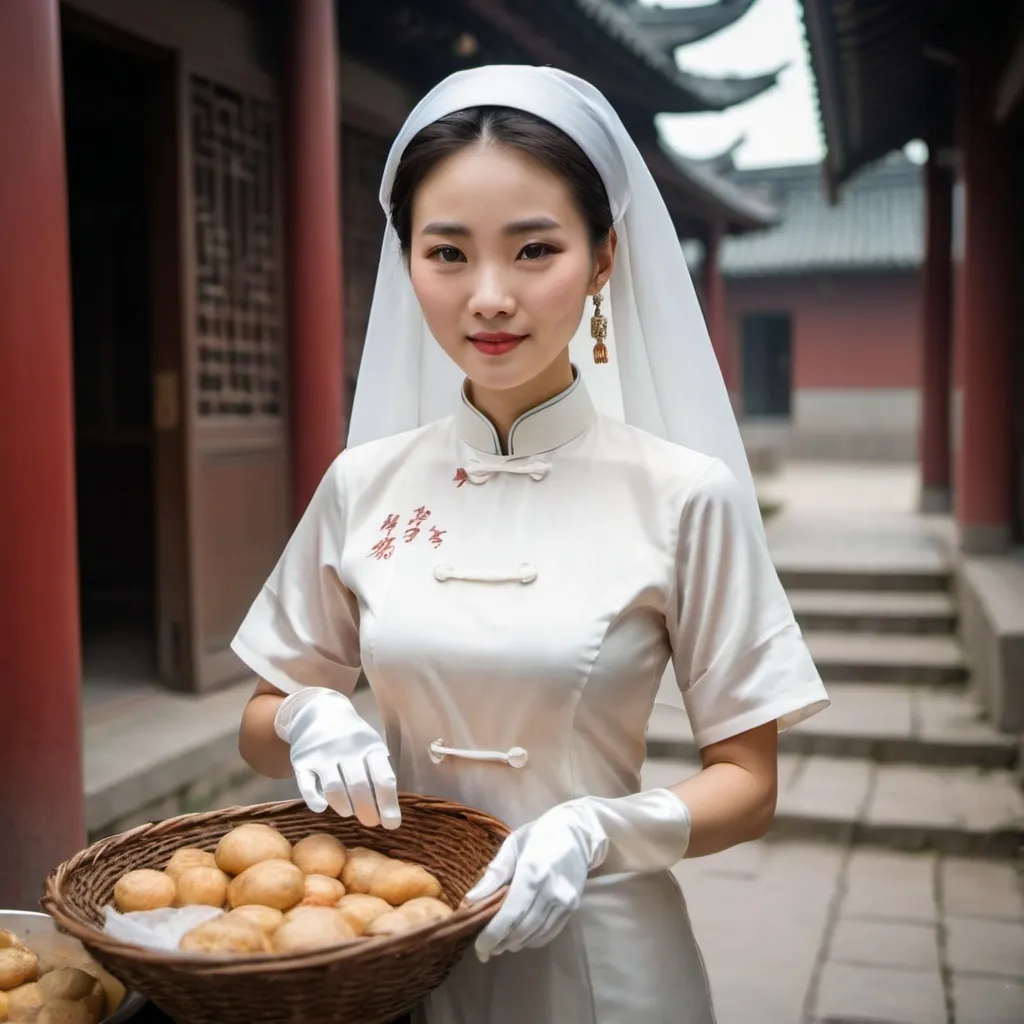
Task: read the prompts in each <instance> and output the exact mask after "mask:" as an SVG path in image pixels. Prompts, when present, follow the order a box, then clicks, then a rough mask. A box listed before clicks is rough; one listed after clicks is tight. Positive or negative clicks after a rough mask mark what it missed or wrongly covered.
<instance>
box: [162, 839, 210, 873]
mask: <svg viewBox="0 0 1024 1024" xmlns="http://www.w3.org/2000/svg"><path fill="white" fill-rule="evenodd" d="M216 866H217V858H216V857H214V855H213V854H212V853H210V852H209V851H207V850H200V849H197V848H196V847H192V846H184V847H182V848H181V849H180V850H175V851H174V854H173V855H172V856H171V859H170V860H169V861H168V862H167V867H165V868H164V873H165V874H167V875H170V876H171V878H173V879H175V881H177V878H178V876H179V875H180V874H181V873H182V872H183V871H188V869H189V868H215V867H216Z"/></svg>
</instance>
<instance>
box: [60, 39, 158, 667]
mask: <svg viewBox="0 0 1024 1024" xmlns="http://www.w3.org/2000/svg"><path fill="white" fill-rule="evenodd" d="M62 45H63V54H64V110H65V125H66V128H65V131H66V149H67V168H68V206H69V225H70V252H71V284H72V295H73V306H72V315H73V337H74V387H75V447H76V472H77V487H78V553H79V574H80V591H81V593H80V598H81V625H82V653H83V673H84V675H85V676H86V678H87V680H89V679H95V680H96V681H97V682H99V683H100V684H102V683H103V682H110V683H113V684H117V683H119V682H124V681H128V680H133V681H134V680H145V681H148V680H152V679H153V678H155V676H156V621H157V620H156V616H157V608H156V604H157V600H156V595H157V571H156V547H155V546H156V531H155V519H156V514H155V507H154V436H153V427H152V423H153V416H152V400H151V392H152V384H151V381H152V344H151V337H150V332H151V324H152V310H151V296H150V257H151V245H150V238H151V230H150V216H149V214H150V202H149V180H150V152H151V146H150V134H149V131H150V129H149V126H148V118H149V111H150V103H151V99H152V95H153V88H154V79H153V73H152V70H151V65H150V63H149V62H148V61H147V60H146V59H145V58H143V57H141V56H139V55H136V54H134V53H132V52H129V51H127V50H124V49H120V48H117V47H115V46H111V45H107V44H106V42H105V41H102V42H101V41H99V40H97V39H93V38H91V37H90V36H88V35H85V34H82V33H80V32H76V31H71V30H67V29H65V32H64V35H63V41H62Z"/></svg>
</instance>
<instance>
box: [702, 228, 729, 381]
mask: <svg viewBox="0 0 1024 1024" xmlns="http://www.w3.org/2000/svg"><path fill="white" fill-rule="evenodd" d="M723 235H724V232H723V229H722V225H721V224H718V223H714V224H711V225H710V226H709V229H708V235H707V243H706V245H705V253H704V272H703V273H704V279H703V288H702V291H703V293H704V311H705V312H704V316H705V320H706V321H707V327H708V334H709V335H710V336H711V345H712V347H713V348H714V350H715V355H716V356H718V366H719V368H720V369H721V371H722V377H723V378H724V380H725V386H726V388H727V389H728V391H729V394H730V395H733V396H735V392H736V380H735V377H736V374H735V367H734V360H733V358H732V351H731V346H730V344H729V337H728V334H729V331H728V318H727V314H726V306H725V279H724V278H723V277H722V262H721V261H722V238H723Z"/></svg>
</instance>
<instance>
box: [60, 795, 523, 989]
mask: <svg viewBox="0 0 1024 1024" xmlns="http://www.w3.org/2000/svg"><path fill="white" fill-rule="evenodd" d="M399 796H400V799H401V800H402V802H403V803H404V804H406V805H413V806H418V807H420V808H427V809H429V810H430V811H431V812H432V813H439V814H451V815H453V816H458V817H463V818H469V819H471V820H475V821H476V822H477V823H478V824H479V825H481V826H483V827H484V828H487V829H488V830H490V831H492V832H494V833H495V834H497V835H501V836H502V837H504V836H507V835H508V834H509V833H510V831H511V830H510V829H509V827H508V826H507V825H506V824H505V823H504V822H502V821H500V820H499V819H498V818H495V817H494V816H493V815H490V814H487V813H486V812H484V811H479V810H476V809H475V808H470V807H464V806H462V805H459V804H456V803H453V802H451V801H448V800H443V799H441V798H439V797H430V796H423V795H421V794H418V793H401V794H399ZM305 806H306V805H305V803H304V801H302V800H283V801H275V802H273V803H263V804H250V805H246V806H236V807H226V808H221V809H219V810H216V811H206V812H202V813H199V814H182V815H178V816H176V817H173V818H166V819H164V820H163V821H159V822H155V823H154V822H151V823H149V824H145V825H139V826H137V827H135V828H133V829H130V830H128V831H126V832H121V833H118V834H117V835H113V836H107V837H106V838H104V839H100V840H97V841H96V842H95V843H92V844H90V845H89V846H87V847H86V848H85V849H83V850H80V851H79V852H78V853H76V854H74V855H73V856H72V857H70V858H69V859H68V860H66V861H64V862H63V863H62V864H59V865H58V866H57V867H55V868H54V869H53V870H52V871H51V872H50V873H49V875H48V876H47V879H46V883H45V886H44V892H43V896H42V898H41V900H40V904H41V906H42V907H43V909H44V910H45V911H46V913H48V914H49V915H50V916H51V917H52V918H53V920H54V921H55V923H56V924H57V926H58V928H60V929H61V930H62V931H65V932H67V933H68V934H70V935H72V936H74V937H75V938H76V939H78V940H79V941H80V942H83V943H85V944H87V945H89V946H93V947H95V948H97V949H100V950H103V951H104V952H106V953H108V954H112V955H115V956H119V957H124V958H125V959H128V960H132V961H134V962H137V963H140V964H151V965H155V966H166V967H173V968H176V969H178V970H181V971H196V972H202V973H203V974H207V975H215V974H226V975H233V976H239V975H246V974H254V975H256V974H259V975H263V974H265V973H266V972H267V970H268V969H273V970H274V971H275V972H278V971H293V970H303V969H307V968H310V967H321V966H325V965H327V964H337V963H344V962H352V961H359V960H362V959H364V958H368V959H372V958H375V957H376V956H378V955H380V954H385V955H386V954H387V952H388V951H389V950H390V949H400V948H402V947H404V946H405V945H406V944H407V942H408V941H409V940H410V939H411V940H413V941H415V942H417V943H422V942H425V941H429V940H431V939H435V938H439V939H458V938H460V937H462V935H464V934H467V933H469V932H471V931H475V930H477V929H478V928H479V927H480V925H482V924H485V923H486V922H487V921H488V920H490V918H492V917H493V916H494V914H495V913H497V910H498V908H499V906H500V905H501V903H502V902H503V901H504V898H505V895H506V893H507V891H508V887H507V886H505V887H503V888H501V889H499V890H498V891H497V892H495V893H494V894H492V895H491V896H489V897H487V898H486V899H484V900H480V901H479V902H477V903H474V904H472V905H471V906H468V905H464V906H460V907H456V908H454V913H453V914H452V916H451V917H448V918H445V919H444V920H442V921H435V922H432V923H428V924H425V925H420V926H418V927H416V928H412V929H410V930H409V931H406V932H403V933H401V934H400V935H395V936H387V935H385V936H374V937H369V938H362V939H359V940H357V941H352V940H350V941H348V942H346V943H344V944H339V945H337V946H329V947H324V948H322V949H316V950H311V951H308V952H301V953H283V954H281V953H268V954H261V955H257V956H246V957H245V958H244V959H242V958H238V957H227V956H224V957H220V956H215V955H210V954H198V955H191V954H185V953H179V952H164V951H160V950H154V949H149V948H147V947H144V946H136V945H134V944H132V943H127V942H122V941H121V940H119V939H115V938H114V937H112V936H110V935H108V934H107V933H106V932H104V931H103V930H102V928H98V927H96V926H95V925H94V924H92V923H91V922H89V921H87V920H85V918H84V915H83V914H82V912H81V911H80V910H78V909H77V908H75V907H73V906H71V905H70V904H69V903H68V901H67V900H66V898H65V896H64V884H65V881H66V879H67V878H68V877H69V876H70V875H72V874H73V873H74V872H75V871H77V870H78V869H79V868H81V867H82V866H83V865H86V864H88V863H90V862H95V861H96V860H97V859H98V858H99V857H101V856H102V855H103V854H104V853H105V852H106V851H108V850H111V849H117V848H119V847H122V846H125V845H128V844H130V843H133V842H135V841H136V840H137V839H139V838H141V837H143V836H146V835H153V834H155V835H160V836H163V837H166V836H167V835H168V834H173V833H175V832H185V831H188V830H189V829H191V828H194V827H196V826H199V825H204V824H208V823H211V822H217V821H222V822H223V823H224V824H225V825H227V826H228V827H234V824H240V823H241V822H240V821H238V820H237V819H249V820H252V819H260V820H266V819H267V818H273V817H274V816H275V815H277V814H289V813H292V812H294V811H300V810H302V809H304V808H305Z"/></svg>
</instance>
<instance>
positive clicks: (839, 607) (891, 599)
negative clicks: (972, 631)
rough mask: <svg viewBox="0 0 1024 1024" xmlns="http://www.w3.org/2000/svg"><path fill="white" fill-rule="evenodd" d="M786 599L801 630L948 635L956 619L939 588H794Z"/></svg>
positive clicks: (946, 598)
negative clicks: (906, 590)
mask: <svg viewBox="0 0 1024 1024" xmlns="http://www.w3.org/2000/svg"><path fill="white" fill-rule="evenodd" d="M789 600H790V604H791V605H792V607H793V612H794V614H795V615H796V618H797V621H798V622H799V623H800V626H801V628H802V629H804V630H818V631H834V632H842V631H846V632H857V633H887V634H888V633H903V634H908V635H917V636H920V635H931V634H943V635H948V634H950V633H952V632H953V629H954V627H955V626H956V621H957V613H956V607H955V605H954V603H953V599H952V597H951V596H950V595H949V594H947V593H943V592H942V591H939V590H936V591H934V592H917V593H914V592H911V593H901V592H898V591H895V592H887V591H871V590H861V591H857V590H794V591H792V592H791V593H790V595H789Z"/></svg>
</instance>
